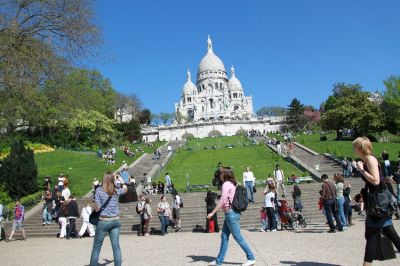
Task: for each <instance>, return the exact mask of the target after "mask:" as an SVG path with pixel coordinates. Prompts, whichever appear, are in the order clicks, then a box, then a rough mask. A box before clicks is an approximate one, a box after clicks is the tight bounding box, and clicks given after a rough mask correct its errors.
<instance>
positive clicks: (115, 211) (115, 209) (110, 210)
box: [95, 187, 125, 217]
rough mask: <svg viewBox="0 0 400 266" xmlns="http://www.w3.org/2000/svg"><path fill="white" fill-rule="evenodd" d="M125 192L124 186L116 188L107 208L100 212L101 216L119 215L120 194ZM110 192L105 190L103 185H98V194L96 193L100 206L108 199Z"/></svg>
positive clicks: (96, 199) (96, 200)
mask: <svg viewBox="0 0 400 266" xmlns="http://www.w3.org/2000/svg"><path fill="white" fill-rule="evenodd" d="M122 194H125V192H124V190H123V189H122V188H119V189H115V193H114V194H113V196H112V198H111V200H110V202H109V203H108V204H107V206H106V208H105V209H104V211H102V212H101V213H100V215H101V216H109V217H113V216H118V215H119V206H118V199H119V196H120V195H122ZM108 197H109V196H108V194H107V193H106V192H104V190H103V187H98V188H97V189H96V194H95V202H96V204H97V206H99V208H101V206H102V205H103V204H104V203H105V202H106V201H107V200H108Z"/></svg>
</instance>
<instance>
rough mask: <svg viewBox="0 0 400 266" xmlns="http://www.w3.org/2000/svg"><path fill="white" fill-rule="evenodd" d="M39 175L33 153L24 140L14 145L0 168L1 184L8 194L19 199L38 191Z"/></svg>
mask: <svg viewBox="0 0 400 266" xmlns="http://www.w3.org/2000/svg"><path fill="white" fill-rule="evenodd" d="M37 174H38V171H37V166H36V164H35V159H34V154H33V151H32V150H31V149H29V148H25V145H24V142H23V141H22V140H19V141H16V142H14V143H12V144H11V151H10V154H9V155H8V156H7V157H6V158H5V159H4V160H3V161H2V163H1V167H0V183H1V184H2V185H4V187H5V189H6V190H7V192H8V194H9V195H10V196H11V197H12V198H14V199H17V198H21V197H23V196H26V195H29V194H32V193H34V192H36V191H38V183H37Z"/></svg>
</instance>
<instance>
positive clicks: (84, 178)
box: [35, 142, 165, 196]
mask: <svg viewBox="0 0 400 266" xmlns="http://www.w3.org/2000/svg"><path fill="white" fill-rule="evenodd" d="M164 143H165V142H157V143H155V145H154V147H152V148H147V147H146V148H144V152H147V153H152V152H153V151H154V149H155V148H156V147H158V146H160V145H162V144H164ZM138 146H142V147H143V145H141V144H135V145H130V147H131V148H133V149H134V148H136V147H138ZM103 152H104V150H103ZM142 154H143V153H138V154H137V155H136V157H131V158H129V157H127V156H126V155H125V154H124V153H123V151H122V150H119V149H117V158H116V161H115V166H107V165H106V162H105V161H104V160H103V159H99V158H98V157H97V155H96V154H94V153H85V152H77V151H67V150H55V151H53V152H48V153H38V154H35V161H36V164H37V166H38V170H39V177H38V178H39V184H40V185H41V184H42V183H43V179H44V176H46V175H50V176H51V177H52V181H53V184H55V182H56V179H57V177H58V175H59V174H60V173H63V174H66V175H68V177H69V182H70V189H71V192H72V193H74V194H76V195H78V196H83V195H84V194H86V193H87V192H88V191H90V189H91V187H92V182H93V178H94V177H96V178H97V179H99V180H101V179H102V177H103V174H104V172H106V171H114V170H116V169H118V168H119V167H120V166H121V164H122V161H126V162H127V163H128V165H129V164H131V163H133V162H134V161H135V160H136V159H138V158H139V157H140V156H141V155H142Z"/></svg>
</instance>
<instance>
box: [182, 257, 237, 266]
mask: <svg viewBox="0 0 400 266" xmlns="http://www.w3.org/2000/svg"><path fill="white" fill-rule="evenodd" d="M186 257H188V258H191V259H192V261H191V262H190V263H193V262H200V261H204V262H211V261H213V260H215V257H211V256H196V255H189V256H186ZM224 264H229V265H242V263H240V262H225V261H224Z"/></svg>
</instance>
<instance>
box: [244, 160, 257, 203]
mask: <svg viewBox="0 0 400 266" xmlns="http://www.w3.org/2000/svg"><path fill="white" fill-rule="evenodd" d="M254 182H255V178H254V174H253V172H252V171H250V167H248V166H246V171H245V172H243V185H244V186H245V188H246V190H247V199H248V201H249V202H253V203H254V195H253V187H254ZM249 195H250V197H249Z"/></svg>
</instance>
